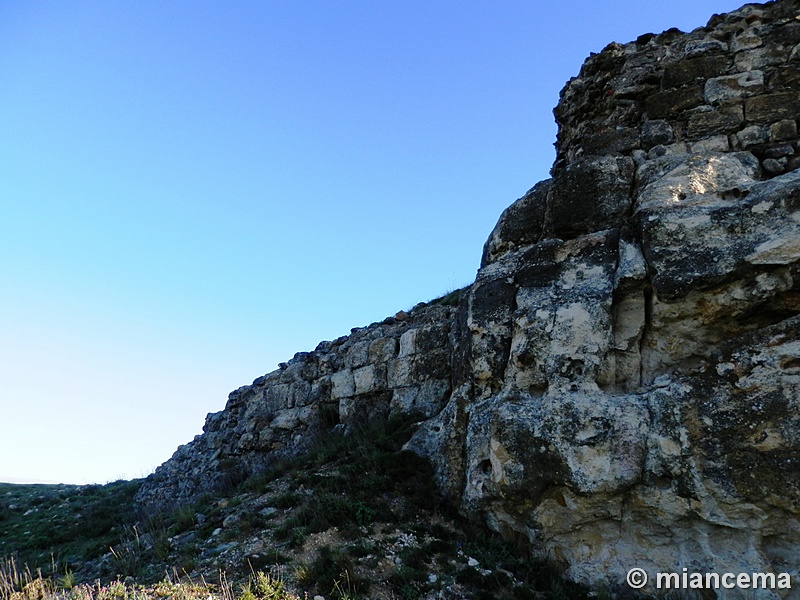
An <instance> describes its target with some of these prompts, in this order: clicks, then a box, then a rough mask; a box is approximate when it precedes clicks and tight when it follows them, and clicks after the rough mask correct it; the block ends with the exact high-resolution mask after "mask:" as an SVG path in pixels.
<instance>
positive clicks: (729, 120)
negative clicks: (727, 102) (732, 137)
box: [687, 105, 744, 139]
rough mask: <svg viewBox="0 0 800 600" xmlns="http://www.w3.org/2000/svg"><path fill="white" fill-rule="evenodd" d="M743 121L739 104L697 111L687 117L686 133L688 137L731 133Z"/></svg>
mask: <svg viewBox="0 0 800 600" xmlns="http://www.w3.org/2000/svg"><path fill="white" fill-rule="evenodd" d="M743 122H744V114H743V112H742V107H741V106H738V105H737V106H728V107H726V108H721V109H719V110H711V111H707V112H697V113H694V114H693V115H692V116H691V117H689V125H688V127H687V134H688V135H689V137H690V138H694V139H696V138H700V137H705V136H708V135H715V134H721V133H731V132H733V131H735V130H737V129H738V128H739V127H740V126H741V125H742V123H743Z"/></svg>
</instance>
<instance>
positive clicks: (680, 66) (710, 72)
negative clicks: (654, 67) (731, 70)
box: [664, 55, 730, 88]
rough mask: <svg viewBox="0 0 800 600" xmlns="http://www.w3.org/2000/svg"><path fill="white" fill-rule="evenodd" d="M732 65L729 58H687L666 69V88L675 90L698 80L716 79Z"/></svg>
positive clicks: (718, 56)
mask: <svg viewBox="0 0 800 600" xmlns="http://www.w3.org/2000/svg"><path fill="white" fill-rule="evenodd" d="M729 65H730V59H729V58H728V57H727V56H720V55H717V56H700V57H698V58H687V59H685V60H682V61H680V62H679V63H676V64H674V65H669V66H668V67H667V68H666V69H664V88H675V87H679V86H681V85H685V84H687V83H692V82H694V81H696V80H698V79H708V78H710V77H716V76H717V75H721V74H722V73H724V72H725V70H726V69H727V68H728V66H729Z"/></svg>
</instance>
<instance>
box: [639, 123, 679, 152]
mask: <svg viewBox="0 0 800 600" xmlns="http://www.w3.org/2000/svg"><path fill="white" fill-rule="evenodd" d="M673 141H675V133H674V132H673V131H672V126H671V125H670V124H669V121H666V120H664V119H654V120H651V121H645V122H644V123H642V146H643V147H644V148H646V149H649V148H652V147H653V146H657V145H659V144H671V143H672V142H673Z"/></svg>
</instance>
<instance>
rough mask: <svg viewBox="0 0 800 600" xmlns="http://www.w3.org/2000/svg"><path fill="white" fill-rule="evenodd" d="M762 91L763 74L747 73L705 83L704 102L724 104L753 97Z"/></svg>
mask: <svg viewBox="0 0 800 600" xmlns="http://www.w3.org/2000/svg"><path fill="white" fill-rule="evenodd" d="M763 91H764V72H763V71H747V72H745V73H738V74H737V75H727V76H725V77H716V78H714V79H709V80H708V81H706V85H705V98H706V102H709V103H712V104H713V103H715V102H725V101H729V100H735V99H737V98H746V97H749V96H755V95H757V94H760V93H762V92H763Z"/></svg>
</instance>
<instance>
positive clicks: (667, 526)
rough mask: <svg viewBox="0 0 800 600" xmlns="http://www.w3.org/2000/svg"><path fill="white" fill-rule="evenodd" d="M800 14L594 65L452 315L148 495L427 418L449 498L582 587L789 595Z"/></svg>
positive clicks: (424, 324)
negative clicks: (684, 577)
mask: <svg viewBox="0 0 800 600" xmlns="http://www.w3.org/2000/svg"><path fill="white" fill-rule="evenodd" d="M797 16H798V10H797V6H796V3H793V2H790V1H788V0H777V1H776V2H771V3H768V4H764V5H756V4H749V5H746V6H744V7H743V8H742V9H740V10H739V11H735V12H733V13H730V14H727V15H715V16H714V17H712V19H711V20H710V21H709V24H708V25H707V26H706V27H704V28H698V29H697V30H695V31H692V32H691V33H687V34H684V33H681V32H680V31H678V30H670V31H667V32H664V33H662V34H659V35H646V36H642V37H640V38H639V39H638V40H637V41H636V42H632V43H631V44H626V45H621V44H611V45H609V46H608V47H607V48H606V49H605V50H603V52H601V53H599V54H597V55H593V56H591V57H590V58H589V59H587V61H586V63H585V64H584V66H583V67H582V69H581V72H580V74H579V77H576V78H574V79H572V80H570V81H569V82H568V83H567V85H566V86H565V88H564V90H563V91H562V93H561V97H560V102H559V105H558V107H557V108H556V109H555V111H554V112H555V115H556V118H557V121H558V124H559V132H558V140H557V144H556V151H557V156H556V161H555V164H554V166H553V170H552V179H550V180H547V181H545V182H542V183H540V184H538V185H536V186H535V187H534V188H532V189H531V190H530V191H529V192H528V193H526V194H525V195H524V196H523V197H522V198H520V199H519V200H517V201H516V202H515V203H514V204H512V205H511V206H510V207H509V208H508V209H507V210H506V211H505V212H504V213H503V214H502V215H501V217H500V220H499V221H498V223H497V225H496V226H495V228H494V230H493V231H492V232H491V235H490V236H489V239H488V240H487V242H486V244H485V246H484V251H483V257H482V260H481V266H480V269H479V271H478V274H477V277H476V279H475V282H474V283H473V284H472V285H470V286H469V287H468V288H466V289H465V290H464V291H463V293H462V294H461V296H460V300H459V304H458V307H453V306H445V305H436V304H432V305H429V306H422V307H416V308H415V309H414V310H411V311H409V312H405V311H401V312H399V313H397V315H398V316H396V317H395V318H389V319H386V320H384V321H383V322H381V323H375V324H373V325H370V326H369V327H364V328H357V329H354V330H353V331H352V332H351V334H350V335H349V336H347V337H343V338H339V339H337V340H334V341H332V342H323V343H321V344H320V345H319V346H318V347H317V349H316V350H315V351H314V352H309V353H298V354H297V355H295V357H294V358H293V359H292V360H290V361H288V362H287V363H282V364H281V368H280V369H278V370H277V371H274V372H272V373H269V374H267V375H264V376H262V377H259V378H258V379H256V380H255V381H254V382H253V384H252V385H250V386H243V387H241V388H239V389H238V390H236V391H234V392H232V393H231V394H230V397H229V399H228V403H227V405H226V407H225V410H224V411H221V412H219V413H214V414H210V415H209V416H208V417H207V420H206V425H205V427H204V433H203V435H201V436H198V437H197V438H195V440H194V441H192V442H190V443H189V444H187V445H185V446H181V447H180V448H178V450H177V451H176V452H175V454H174V455H173V457H172V459H170V460H169V461H168V462H167V463H165V464H164V465H162V466H161V467H159V469H158V470H157V471H156V472H155V473H154V474H153V475H152V476H150V477H149V478H148V480H147V481H146V482H145V484H144V485H143V486H142V488H141V491H140V493H139V500H140V502H142V503H148V502H156V503H157V502H175V501H185V500H189V499H191V498H194V497H197V496H198V495H199V494H201V493H203V492H204V491H207V490H211V489H214V486H216V485H217V484H219V483H220V482H222V481H230V480H231V478H233V479H235V478H236V477H240V476H242V474H246V473H248V472H254V471H258V470H259V469H261V468H264V467H265V466H267V465H268V464H269V463H270V461H272V460H275V458H277V457H279V456H282V455H284V454H292V453H296V452H300V451H302V450H303V449H304V448H305V447H307V444H308V440H309V439H312V438H313V437H314V436H315V435H323V434H324V433H325V432H327V431H330V429H331V428H333V427H338V428H339V429H344V430H345V431H347V430H348V428H350V427H352V426H353V425H354V424H355V423H358V422H359V420H360V419H368V418H373V419H374V418H385V417H386V415H388V414H391V413H397V412H406V413H414V414H415V415H420V418H421V419H422V421H421V423H420V424H419V426H418V429H417V430H416V433H415V434H414V436H413V437H412V439H411V441H410V442H409V443H408V446H407V448H408V449H411V450H413V451H415V452H417V453H418V454H420V455H423V456H427V457H428V458H429V459H430V460H431V462H432V464H433V466H434V471H435V473H436V478H437V483H438V485H439V487H440V490H441V491H442V493H443V494H444V495H445V496H446V497H447V498H448V499H449V501H450V502H451V503H452V504H453V505H455V506H456V507H457V508H458V509H459V510H460V511H461V512H463V513H464V514H466V515H468V516H470V517H472V518H478V519H483V520H485V522H486V523H488V524H489V526H490V527H492V528H494V529H495V530H497V531H499V532H501V533H502V534H504V535H506V536H508V537H510V538H513V539H514V540H516V541H517V542H518V543H523V542H524V543H526V544H528V546H529V549H530V550H531V552H532V553H533V554H534V555H539V556H546V557H549V558H550V559H553V560H555V561H557V562H558V563H560V564H561V565H562V566H563V567H564V568H565V570H566V571H565V572H566V574H567V575H568V576H569V577H571V578H573V579H575V580H579V581H582V582H585V583H589V584H591V585H601V584H604V585H607V586H608V587H609V589H610V590H611V591H612V592H615V591H620V590H624V591H625V592H628V591H629V590H627V589H626V588H625V584H624V580H625V573H626V572H627V570H628V569H630V568H631V567H633V566H638V567H641V568H644V569H646V570H647V571H648V573H650V574H651V576H652V575H653V574H654V573H655V572H658V571H660V572H681V570H682V569H683V568H686V569H687V570H689V571H691V572H716V573H725V572H732V573H753V572H769V573H788V574H789V577H790V578H791V581H792V586H793V589H791V590H774V591H771V590H767V591H764V590H760V591H759V592H758V593H756V594H754V595H753V596H748V595H745V594H739V593H738V591H736V590H734V591H731V590H717V593H718V595H717V597H720V598H745V597H758V598H796V597H798V596H797V588H798V587H800V577H799V575H800V572H799V570H798V569H799V567H798V565H800V550H799V549H800V416H799V415H800V170H795V169H800V156H798V153H797V150H798V148H800V139H799V138H798V132H797V119H798V118H800V95H799V94H800V92H798V91H797V81H798V77H800V76H798V75H797V74H796V73H795V71H797V64H796V62H797V61H798V60H799V59H800V23H798V22H797ZM655 591H656V590H654V589H653V588H652V586H650V587H648V588H646V589H645V592H647V593H651V592H652V593H654V592H655ZM762 591H764V592H765V593H763V594H761V595H758V594H760V593H761V592H762ZM793 594H794V595H793ZM623 595H624V594H620V596H623Z"/></svg>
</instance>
